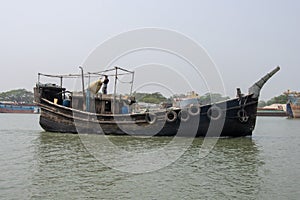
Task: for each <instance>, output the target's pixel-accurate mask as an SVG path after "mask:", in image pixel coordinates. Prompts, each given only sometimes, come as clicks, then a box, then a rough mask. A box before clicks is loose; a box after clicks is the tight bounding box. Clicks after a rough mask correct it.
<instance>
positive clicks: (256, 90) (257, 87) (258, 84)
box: [248, 66, 280, 98]
mask: <svg viewBox="0 0 300 200" xmlns="http://www.w3.org/2000/svg"><path fill="white" fill-rule="evenodd" d="M279 70H280V67H279V66H277V67H276V68H275V69H273V70H272V71H271V72H270V73H267V74H266V75H265V76H264V77H262V78H261V79H260V80H259V81H257V82H256V83H254V84H253V85H252V86H251V87H250V88H249V90H248V92H249V94H253V96H252V97H253V98H258V97H259V94H260V90H261V88H262V87H263V86H264V85H265V83H266V82H267V81H268V80H269V79H270V78H271V77H272V76H274V74H276V73H277V72H278V71H279Z"/></svg>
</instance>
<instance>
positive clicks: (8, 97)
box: [0, 89, 33, 103]
mask: <svg viewBox="0 0 300 200" xmlns="http://www.w3.org/2000/svg"><path fill="white" fill-rule="evenodd" d="M0 101H12V102H24V103H33V93H32V92H30V91H27V90H26V89H16V90H10V91H7V92H2V93H0Z"/></svg>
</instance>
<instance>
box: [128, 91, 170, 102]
mask: <svg viewBox="0 0 300 200" xmlns="http://www.w3.org/2000/svg"><path fill="white" fill-rule="evenodd" d="M133 96H135V99H136V100H137V101H138V102H145V103H154V104H159V103H161V102H165V101H166V100H167V98H166V97H164V96H163V95H162V94H161V93H159V92H155V93H151V94H150V93H136V92H135V93H133Z"/></svg>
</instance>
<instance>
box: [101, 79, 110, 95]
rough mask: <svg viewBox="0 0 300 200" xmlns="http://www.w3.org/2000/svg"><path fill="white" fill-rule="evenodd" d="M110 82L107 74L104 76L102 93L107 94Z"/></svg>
mask: <svg viewBox="0 0 300 200" xmlns="http://www.w3.org/2000/svg"><path fill="white" fill-rule="evenodd" d="M108 82H109V79H108V77H107V75H105V76H104V80H103V86H102V93H103V94H107V84H108Z"/></svg>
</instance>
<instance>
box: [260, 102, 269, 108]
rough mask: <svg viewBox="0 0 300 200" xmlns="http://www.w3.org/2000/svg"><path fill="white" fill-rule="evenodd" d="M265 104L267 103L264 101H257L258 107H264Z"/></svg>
mask: <svg viewBox="0 0 300 200" xmlns="http://www.w3.org/2000/svg"><path fill="white" fill-rule="evenodd" d="M266 105H267V103H266V102H265V101H259V102H258V107H260V108H262V107H265V106H266Z"/></svg>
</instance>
